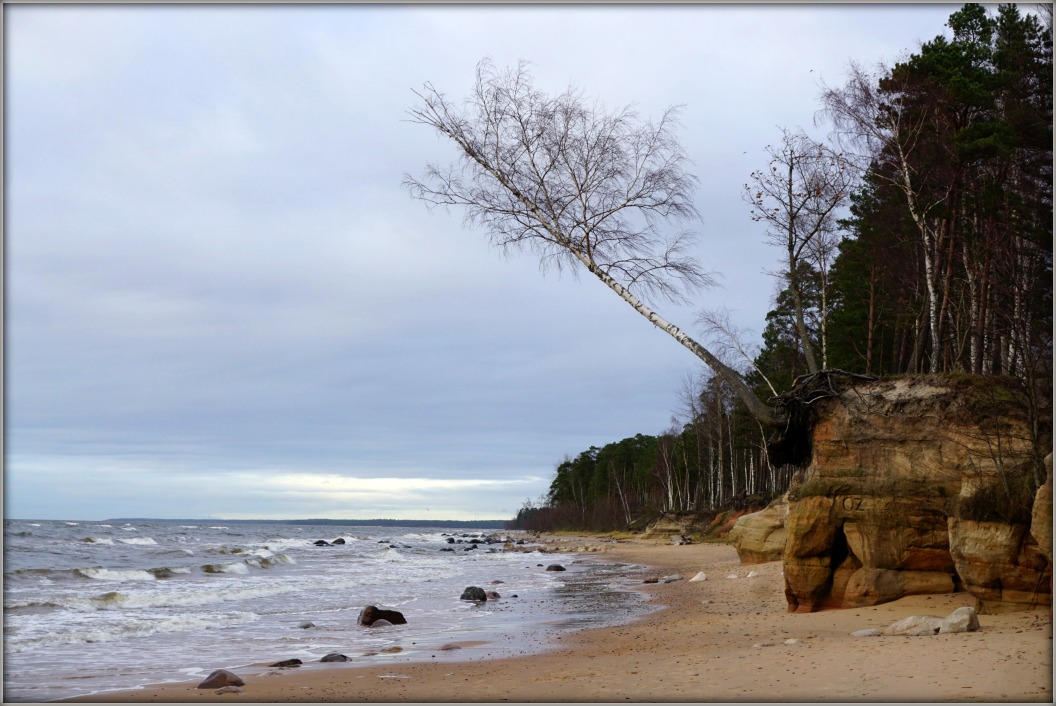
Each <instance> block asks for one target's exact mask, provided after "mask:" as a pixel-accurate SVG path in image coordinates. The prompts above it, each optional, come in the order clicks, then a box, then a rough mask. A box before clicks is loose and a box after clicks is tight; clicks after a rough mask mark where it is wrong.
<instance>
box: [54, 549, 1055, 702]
mask: <svg viewBox="0 0 1056 706" xmlns="http://www.w3.org/2000/svg"><path fill="white" fill-rule="evenodd" d="M545 539H546V540H547V543H548V544H549V545H550V546H554V547H556V548H559V549H561V550H563V551H570V550H574V549H575V548H577V547H582V546H584V545H590V546H598V545H599V543H600V542H602V540H600V539H598V538H591V537H587V536H583V537H565V536H562V537H557V538H555V537H545ZM600 546H601V548H602V549H603V551H602V552H601V553H600V556H601V557H603V558H605V559H606V560H609V559H611V560H613V561H620V562H629V563H636V564H644V565H648V566H650V567H655V569H656V571H655V574H656V575H657V576H664V575H667V574H670V573H674V572H677V573H680V574H681V575H682V576H683V577H684V578H685V580H683V581H679V582H675V583H666V584H665V583H658V584H648V585H644V586H643V590H645V591H648V592H649V593H651V594H652V595H653V600H654V601H655V602H656V603H657V604H659V605H662V606H664V607H663V609H661V610H659V611H656V612H653V613H650V614H649V615H646V616H644V617H643V618H641V619H639V620H637V621H636V622H634V623H632V624H629V625H623V626H620V627H606V628H591V629H585V630H581V631H577V632H569V633H564V634H562V635H560V636H559V638H558V639H557V641H556V644H555V645H554V648H553V649H552V650H550V651H547V652H545V653H541V654H528V655H524V656H515V657H508V658H498V659H496V658H494V657H493V656H489V652H488V646H487V645H475V646H474V645H471V644H468V643H467V645H465V646H464V647H465V649H463V650H460V651H459V653H460V654H459V659H461V660H463V661H450V660H443V661H427V662H417V663H414V662H393V663H390V664H386V665H382V666H370V667H353V666H349V665H345V664H315V665H305V666H303V667H300V668H295V669H283V670H277V669H268V668H266V666H265V665H257V666H256V667H253V668H246V669H239V670H235V671H236V672H237V673H238V674H239V676H241V677H242V678H243V679H244V680H245V682H246V684H245V686H244V687H243V691H242V693H225V694H216V693H214V691H215V690H213V689H198V688H196V684H197V681H199V680H196V682H195V683H187V684H166V685H161V686H155V687H146V688H143V689H137V690H133V691H123V692H110V693H106V694H100V695H97V696H94V697H83V698H79V699H73V701H80V702H109V703H149V702H189V701H194V702H198V701H201V702H207V701H222V702H287V701H306V702H328V701H336V702H349V701H353V702H355V701H373V702H437V701H439V702H467V701H468V702H569V701H572V702H628V701H629V702H657V701H683V702H736V701H792V702H855V701H861V702H877V701H984V702H1043V703H1050V702H1051V701H1052V684H1053V671H1052V666H1053V665H1052V611H1051V606H1045V607H1043V608H1042V609H1039V610H1035V611H1030V612H1015V613H1005V614H1000V615H981V616H979V622H980V624H981V629H980V630H979V631H978V632H971V633H960V634H950V635H935V636H927V637H851V635H850V633H852V632H854V631H856V630H862V629H865V628H883V627H885V626H887V625H889V624H891V623H893V622H894V621H896V620H898V619H900V618H903V617H906V616H909V615H934V616H938V617H944V616H946V615H948V614H949V613H950V612H951V611H953V610H954V609H955V608H957V607H960V606H962V605H973V604H974V600H973V599H972V597H971V596H970V595H969V594H967V593H958V594H948V595H929V596H911V597H907V598H903V599H900V600H898V601H893V602H891V603H886V604H884V605H880V606H875V607H871V608H858V609H847V610H827V611H822V612H818V613H812V614H789V613H788V612H787V610H786V604H785V598H784V584H783V581H782V577H781V562H771V563H767V564H757V565H741V564H740V563H739V562H738V561H737V555H736V552H735V551H734V548H733V547H732V546H730V545H725V544H693V545H685V546H675V545H671V544H668V543H665V542H662V541H660V540H646V539H638V538H635V539H629V540H620V541H619V542H612V541H608V542H605V543H602V544H601V545H600ZM699 571H704V572H705V573H706V574H707V580H706V581H702V582H693V583H691V582H689V579H690V578H692V577H693V576H694V575H695V574H696V573H697V572H699ZM749 572H755V574H756V575H754V576H753V577H751V578H748V577H747V574H748V573H749ZM730 575H736V577H737V578H727V576H730ZM283 658H284V655H275V659H276V661H277V660H280V659H283Z"/></svg>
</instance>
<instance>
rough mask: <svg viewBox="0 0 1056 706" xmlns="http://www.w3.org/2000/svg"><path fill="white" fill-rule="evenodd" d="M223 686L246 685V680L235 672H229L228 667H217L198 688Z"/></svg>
mask: <svg viewBox="0 0 1056 706" xmlns="http://www.w3.org/2000/svg"><path fill="white" fill-rule="evenodd" d="M222 686H245V682H244V681H242V678H241V677H239V676H238V675H237V674H235V673H234V672H229V671H227V670H226V669H217V670H216V671H214V672H213V673H212V674H210V675H209V676H208V677H206V678H205V681H203V682H202V683H201V684H199V685H198V688H199V689H217V688H219V687H222Z"/></svg>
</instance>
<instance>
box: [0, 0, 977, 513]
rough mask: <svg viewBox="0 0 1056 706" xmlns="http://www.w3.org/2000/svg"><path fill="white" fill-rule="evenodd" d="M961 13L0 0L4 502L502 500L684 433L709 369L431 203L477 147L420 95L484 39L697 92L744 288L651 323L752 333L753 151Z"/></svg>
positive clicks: (552, 66)
mask: <svg viewBox="0 0 1056 706" xmlns="http://www.w3.org/2000/svg"><path fill="white" fill-rule="evenodd" d="M956 8H957V5H952V4H946V5H895V4H889V5H883V6H867V7H863V6H853V5H835V6H826V5H803V6H796V5H793V6H785V7H775V6H755V7H753V6H707V5H701V6H689V7H686V6H665V7H647V6H634V7H627V6H607V7H598V6H579V7H559V6H558V7H555V6H535V7H524V6H520V7H511V6H507V7H504V6H489V7H473V6H451V7H443V6H441V7H435V6H432V7H431V6H420V5H417V6H402V7H401V6H389V7H379V6H369V7H367V6H354V5H348V6H311V7H302V6H279V7H268V6H249V7H247V6H238V5H233V6H168V7H165V6H162V7H159V6H132V7H129V6H121V5H109V6H94V7H71V6H59V5H52V6H32V5H6V6H5V7H4V18H5V44H6V46H5V52H6V53H5V68H4V79H5V119H6V120H5V123H6V125H5V127H6V134H5V154H6V164H5V199H6V222H5V224H4V225H5V253H4V254H5V280H4V282H5V285H4V287H5V291H4V295H5V302H6V313H5V316H6V320H5V342H4V349H5V350H4V353H5V358H6V366H5V368H6V369H5V386H4V394H5V449H4V454H5V469H4V505H5V508H4V509H5V514H6V516H8V517H16V518H39V519H85V520H91V519H104V518H108V517H119V516H120V517H129V516H149V517H169V518H181V517H185V518H190V517H195V518H232V519H237V518H299V517H332V518H347V517H352V518H450V519H485V518H502V517H510V516H512V515H513V514H514V513H515V512H516V511H517V509H518V508H519V507H520V506H521V504H522V502H523V501H524V500H525V499H527V498H537V497H539V496H540V495H541V494H542V493H544V492H545V491H546V489H547V488H548V486H549V483H550V480H551V478H552V476H553V470H554V467H555V466H556V465H557V464H558V463H559V462H560V461H561V460H562V458H563V456H564V455H565V454H572V455H574V454H576V453H578V452H580V451H582V450H583V449H586V448H587V447H588V446H590V445H592V444H594V445H599V446H600V445H603V444H605V443H608V442H610V441H617V440H619V439H622V438H624V437H627V436H631V435H634V434H635V433H646V434H656V433H659V432H661V431H663V430H664V429H665V428H667V427H668V426H669V424H670V419H671V415H672V413H674V412H675V411H676V409H677V408H678V406H679V401H678V391H679V388H680V386H681V384H682V380H683V378H684V377H685V376H687V375H695V374H697V372H698V371H699V370H700V367H699V365H698V363H697V361H696V359H695V358H694V357H693V356H692V355H691V354H690V353H689V352H688V351H686V350H685V349H683V348H681V347H680V346H679V345H678V344H676V343H675V342H674V341H673V340H671V339H670V338H668V337H667V336H666V335H665V334H663V333H661V332H660V331H658V330H656V329H653V328H652V327H651V326H650V325H649V324H648V323H647V322H646V321H645V320H644V319H642V318H641V317H640V316H639V315H638V314H636V313H635V312H634V311H633V310H632V309H631V308H630V307H628V306H627V305H626V304H625V303H624V302H623V301H621V300H620V299H618V298H617V297H616V296H615V295H613V294H612V293H611V292H609V291H608V290H606V289H605V288H604V287H603V286H602V285H601V284H600V283H599V282H597V281H594V280H593V278H589V279H588V278H587V277H582V278H579V279H576V278H574V277H571V276H569V275H568V274H567V273H566V274H564V275H560V276H559V275H558V274H556V273H553V272H551V273H546V274H543V273H541V272H540V269H539V265H538V263H537V262H536V261H535V260H534V259H533V258H532V257H531V256H530V255H522V256H514V257H503V256H502V254H501V253H500V252H498V251H496V250H493V249H491V248H489V246H488V245H487V240H486V237H485V234H484V233H482V232H480V231H479V230H476V231H475V230H472V229H466V228H463V226H462V220H461V216H462V214H461V213H459V212H456V211H451V212H445V211H444V210H442V209H439V210H433V211H430V210H428V209H427V208H426V207H425V206H424V205H422V204H421V203H419V202H416V201H413V200H412V199H411V198H410V197H409V196H408V195H407V193H406V192H405V191H404V190H403V189H402V188H401V186H400V182H401V178H402V176H403V175H404V174H405V173H410V174H414V175H420V174H421V173H422V169H423V167H424V165H425V164H426V162H429V161H437V162H440V163H443V164H446V163H450V162H452V161H454V159H455V157H456V155H455V153H454V151H453V149H452V147H451V146H450V145H448V144H445V143H444V142H443V141H441V140H440V139H438V137H437V136H436V135H435V134H433V133H431V132H430V131H429V130H428V129H427V128H425V127H423V126H421V125H416V124H413V123H411V122H408V121H407V115H406V111H407V110H408V109H409V108H410V107H411V106H412V105H413V104H414V101H415V97H414V94H413V93H412V89H416V88H420V87H421V86H422V84H423V83H425V82H426V81H430V82H432V83H433V84H435V85H436V86H437V87H438V88H440V89H441V90H443V91H444V92H445V93H447V94H448V95H449V96H451V97H453V98H456V99H460V98H461V97H462V96H464V95H465V94H466V93H467V91H468V90H469V89H470V87H471V85H472V80H473V75H474V68H475V66H476V64H477V62H478V61H479V60H480V59H481V58H483V57H485V56H490V57H491V58H492V59H493V60H494V62H495V64H497V65H498V66H500V67H502V66H508V65H514V64H516V63H517V61H518V60H520V59H526V60H529V61H531V62H533V66H532V73H533V75H534V77H535V80H536V83H537V86H538V87H539V88H541V89H544V90H546V91H548V92H557V91H560V90H562V89H563V88H565V87H566V86H567V85H568V84H569V83H574V84H576V85H578V86H579V87H581V88H583V89H584V90H585V91H586V93H587V94H588V95H589V96H592V97H597V98H599V99H600V100H601V101H602V102H603V103H604V105H606V106H609V107H620V106H623V105H626V104H628V103H635V104H636V105H637V106H638V108H639V110H640V112H641V113H642V114H643V115H646V116H658V115H659V114H660V112H661V111H662V110H663V109H664V108H665V107H666V106H669V105H672V104H684V105H685V108H684V112H683V113H682V122H683V128H682V130H681V133H680V134H681V137H682V140H683V145H684V147H685V148H686V151H687V152H688V154H689V156H690V158H691V159H692V160H693V162H694V166H693V169H694V172H695V173H696V174H697V176H698V177H699V178H700V189H699V192H698V193H697V194H696V205H697V207H698V209H699V210H700V212H701V214H702V219H703V221H702V223H700V224H699V227H698V230H699V238H698V241H697V254H698V256H699V258H700V259H701V261H702V262H703V263H704V264H705V266H706V268H707V269H709V270H712V271H714V272H716V273H719V274H720V275H721V277H720V286H719V287H717V288H715V289H712V290H710V291H708V292H706V293H704V294H702V295H701V296H699V297H698V299H697V301H695V302H694V304H693V305H692V306H685V307H682V306H679V307H673V306H660V309H661V311H662V313H664V314H665V315H666V316H667V317H668V318H669V319H671V320H673V321H674V322H675V323H677V324H679V325H680V326H682V327H683V328H685V329H686V330H687V331H688V332H690V333H691V334H694V333H698V329H697V326H696V324H695V323H694V321H695V319H696V312H697V310H698V309H700V308H702V307H705V306H707V307H716V306H725V307H728V308H730V309H732V310H734V311H735V315H736V321H737V323H738V324H739V325H740V326H742V327H745V328H750V329H752V330H753V331H754V333H755V335H756V337H758V334H759V333H760V332H761V330H762V327H763V323H764V316H765V314H766V312H767V311H768V309H769V308H770V304H771V301H772V297H773V295H774V291H775V289H774V287H775V284H774V281H773V279H772V277H770V276H768V275H767V274H766V272H767V271H768V270H772V269H774V268H775V267H776V263H777V260H778V255H779V253H777V252H776V251H774V250H773V249H772V248H769V247H767V246H766V245H764V244H763V238H762V232H761V226H760V225H758V224H755V223H753V222H752V221H751V219H750V218H749V215H748V208H747V206H746V205H745V204H744V202H743V201H742V200H741V188H742V185H743V184H744V183H745V181H746V180H747V177H748V175H749V173H750V172H751V171H752V170H753V169H756V168H759V167H761V166H763V165H764V164H765V154H764V152H763V149H764V148H765V147H766V145H767V144H769V143H771V142H773V141H775V140H776V139H777V138H778V136H779V127H781V126H788V127H792V128H795V127H803V128H804V129H806V130H808V132H810V133H812V134H813V135H815V136H817V137H822V136H824V129H822V128H814V125H813V118H814V114H815V111H816V110H817V107H818V103H817V96H818V93H819V90H820V88H819V81H821V80H824V81H825V82H826V83H828V84H830V85H838V84H840V83H841V82H842V80H843V78H844V75H845V68H846V66H847V62H848V61H849V60H852V59H853V60H856V61H859V62H862V63H864V64H866V65H872V64H874V63H875V62H878V61H881V60H886V61H888V62H890V61H893V60H896V59H898V58H899V57H900V56H902V55H903V54H904V53H905V52H908V51H914V50H916V49H917V48H918V46H919V44H920V42H921V41H926V40H929V39H931V38H933V37H934V36H936V35H937V34H941V33H943V32H944V31H945V27H944V22H945V20H946V18H947V17H948V16H949V15H950V13H951V12H953V11H954V10H955V9H956ZM588 277H589V276H588Z"/></svg>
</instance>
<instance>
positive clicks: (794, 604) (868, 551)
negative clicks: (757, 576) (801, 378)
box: [738, 378, 1052, 612]
mask: <svg viewBox="0 0 1056 706" xmlns="http://www.w3.org/2000/svg"><path fill="white" fill-rule="evenodd" d="M813 412H814V414H815V423H814V426H813V430H812V439H811V440H812V460H811V462H810V465H809V466H808V468H807V469H806V472H805V475H804V478H803V481H802V484H801V485H800V486H799V487H798V489H793V490H791V491H790V493H789V506H788V510H787V515H786V517H785V518H784V533H785V536H786V539H785V546H784V553H783V561H784V573H785V596H786V598H787V600H788V606H789V610H790V611H793V612H811V611H814V610H818V609H820V608H824V607H841V608H847V607H857V606H866V605H875V604H878V603H883V602H886V601H890V600H894V599H896V598H900V597H902V596H905V595H910V594H919V593H943V592H949V591H954V590H962V589H963V590H968V591H970V592H971V593H972V594H973V595H975V596H976V597H977V598H978V599H979V601H980V606H981V608H982V609H983V610H1001V609H1006V608H1008V607H1018V608H1022V607H1028V606H1030V605H1048V604H1049V603H1050V602H1051V593H1052V568H1051V567H1052V540H1051V523H1052V515H1051V507H1052V500H1051V478H1050V480H1049V484H1048V486H1047V487H1048V494H1047V495H1046V494H1045V493H1046V490H1045V486H1043V487H1042V489H1041V490H1040V491H1039V492H1038V493H1037V494H1036V497H1035V493H1034V488H1035V487H1036V483H1037V481H1036V480H1035V479H1036V476H1037V471H1038V469H1037V465H1038V464H1037V456H1036V450H1035V445H1034V444H1035V440H1033V439H1032V438H1031V434H1030V428H1029V420H1028V419H1027V415H1026V412H1025V409H1024V408H1023V406H1022V405H1021V404H1019V401H1018V400H1016V399H1015V396H1014V395H1013V394H1012V393H1010V392H1009V390H1008V388H1006V387H1003V386H1002V385H1001V384H1000V383H998V382H996V381H994V380H988V379H985V378H983V379H972V378H956V379H951V380H944V379H942V378H904V379H897V380H886V381H877V382H869V383H864V384H858V385H856V386H855V387H854V388H852V389H849V390H846V391H844V392H842V393H840V394H838V395H837V396H835V397H832V398H830V399H823V400H820V401H817V402H815V403H814V406H813ZM1050 424H1051V423H1050ZM1048 443H1050V444H1051V440H1049V441H1048ZM1049 475H1050V476H1051V473H1050V474H1049ZM1046 503H1047V505H1046ZM773 515H775V513H774V512H771V513H769V515H767V516H763V517H762V520H760V522H762V523H763V524H765V525H766V527H765V530H766V531H767V532H768V534H767V536H773V535H774V532H775V531H776V530H775V529H774V527H773V526H772V525H773V521H774V519H775V518H774V517H773ZM1046 518H1047V520H1046ZM1043 525H1044V527H1043ZM1032 527H1033V529H1032ZM740 535H742V536H745V537H749V538H751V537H752V536H753V532H752V529H751V528H749V527H745V528H742V531H741V532H740ZM1039 542H1040V543H1039ZM749 545H750V542H748V543H745V547H744V553H743V554H742V556H743V557H745V558H747V560H748V561H751V560H752V555H753V552H752V547H751V546H749ZM771 549H772V548H771ZM741 550H742V548H741V546H738V551H739V552H741Z"/></svg>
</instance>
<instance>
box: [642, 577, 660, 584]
mask: <svg viewBox="0 0 1056 706" xmlns="http://www.w3.org/2000/svg"><path fill="white" fill-rule="evenodd" d="M642 583H660V577H659V576H650V577H649V578H647V579H645V580H644V581H642Z"/></svg>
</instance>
